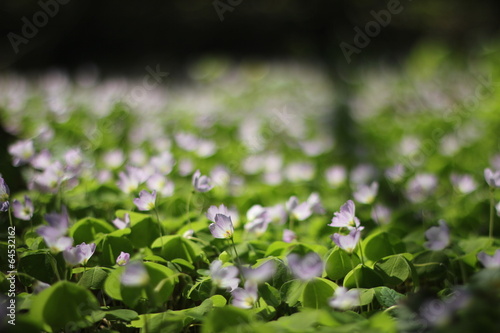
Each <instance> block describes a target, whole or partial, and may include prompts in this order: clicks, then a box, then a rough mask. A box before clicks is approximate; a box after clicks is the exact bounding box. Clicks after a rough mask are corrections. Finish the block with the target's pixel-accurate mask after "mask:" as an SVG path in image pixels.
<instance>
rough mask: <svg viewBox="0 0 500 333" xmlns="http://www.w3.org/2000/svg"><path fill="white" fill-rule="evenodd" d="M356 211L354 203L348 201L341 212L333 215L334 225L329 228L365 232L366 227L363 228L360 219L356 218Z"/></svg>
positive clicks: (331, 224) (341, 208)
mask: <svg viewBox="0 0 500 333" xmlns="http://www.w3.org/2000/svg"><path fill="white" fill-rule="evenodd" d="M355 209H356V207H355V206H354V202H353V201H352V200H348V201H347V202H346V203H345V204H343V205H342V207H340V212H335V213H334V214H333V218H332V223H330V224H329V226H330V227H339V228H342V227H346V228H348V229H350V230H352V229H359V230H363V228H364V227H362V226H361V224H360V222H359V219H358V218H357V217H356V216H355Z"/></svg>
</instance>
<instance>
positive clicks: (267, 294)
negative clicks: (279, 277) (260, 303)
mask: <svg viewBox="0 0 500 333" xmlns="http://www.w3.org/2000/svg"><path fill="white" fill-rule="evenodd" d="M259 295H260V296H261V297H262V298H263V299H264V300H265V301H266V303H267V304H269V305H271V306H273V307H277V306H279V305H280V304H281V295H280V292H279V290H278V289H276V288H274V287H273V286H271V285H270V284H269V283H267V282H266V283H264V284H263V285H261V286H260V287H259Z"/></svg>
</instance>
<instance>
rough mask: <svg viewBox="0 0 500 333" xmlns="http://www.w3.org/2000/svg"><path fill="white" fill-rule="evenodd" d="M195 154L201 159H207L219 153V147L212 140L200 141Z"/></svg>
mask: <svg viewBox="0 0 500 333" xmlns="http://www.w3.org/2000/svg"><path fill="white" fill-rule="evenodd" d="M195 152H196V155H198V156H199V157H202V158H207V157H210V156H212V155H213V154H215V153H216V152H217V145H216V144H215V142H213V141H211V140H207V139H199V140H198V143H197V146H196V151H195Z"/></svg>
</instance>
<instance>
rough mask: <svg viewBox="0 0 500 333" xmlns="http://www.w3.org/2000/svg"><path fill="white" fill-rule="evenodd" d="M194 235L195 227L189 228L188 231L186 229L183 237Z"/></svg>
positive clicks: (188, 237)
mask: <svg viewBox="0 0 500 333" xmlns="http://www.w3.org/2000/svg"><path fill="white" fill-rule="evenodd" d="M193 235H194V230H193V229H188V230H186V231H184V233H183V234H182V237H184V238H186V239H191V238H192V237H193Z"/></svg>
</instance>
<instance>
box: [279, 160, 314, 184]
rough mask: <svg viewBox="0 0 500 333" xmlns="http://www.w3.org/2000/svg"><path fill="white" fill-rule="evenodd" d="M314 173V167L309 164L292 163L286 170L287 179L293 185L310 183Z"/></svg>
mask: <svg viewBox="0 0 500 333" xmlns="http://www.w3.org/2000/svg"><path fill="white" fill-rule="evenodd" d="M314 173H315V170H314V165H313V164H311V163H307V162H302V163H300V162H299V163H291V164H289V165H288V166H287V167H286V168H285V177H286V179H288V180H289V181H290V182H292V183H296V182H300V181H310V180H311V179H313V177H314Z"/></svg>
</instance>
